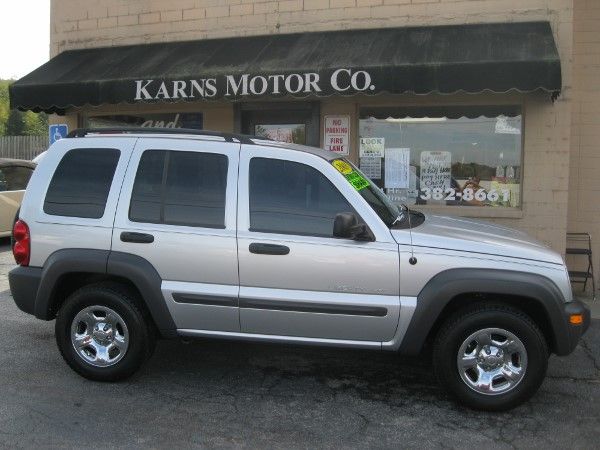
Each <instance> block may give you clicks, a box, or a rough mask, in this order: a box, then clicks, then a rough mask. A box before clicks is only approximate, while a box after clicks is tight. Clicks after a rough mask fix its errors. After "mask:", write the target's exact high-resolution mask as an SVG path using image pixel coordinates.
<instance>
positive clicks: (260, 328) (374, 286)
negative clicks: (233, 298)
mask: <svg viewBox="0 0 600 450" xmlns="http://www.w3.org/2000/svg"><path fill="white" fill-rule="evenodd" d="M329 169H331V170H329ZM336 174H337V172H336V171H335V169H333V168H332V167H331V165H330V163H329V162H328V161H326V160H324V159H322V158H320V157H317V156H315V155H310V154H307V153H302V152H297V151H289V150H284V149H281V148H273V149H265V148H262V149H257V148H256V146H247V147H246V148H242V151H241V153H240V180H239V194H238V195H239V202H238V255H239V276H240V302H239V305H240V325H241V331H242V332H244V333H251V334H261V335H277V336H292V337H298V338H314V339H335V340H350V341H376V342H380V341H386V340H390V339H392V337H393V335H394V332H395V330H396V327H397V324H398V317H399V278H398V277H399V260H398V258H399V257H398V247H397V244H396V243H395V242H394V241H393V238H392V237H391V234H390V233H389V230H387V228H386V230H385V231H387V235H386V234H385V232H384V233H381V232H378V233H376V236H378V239H377V240H376V241H374V242H364V241H362V242H361V241H354V240H351V239H339V238H334V237H333V221H334V218H335V215H336V214H337V213H341V212H354V213H355V214H357V216H359V217H362V220H364V221H365V222H367V224H368V225H369V226H371V227H372V228H373V227H377V226H378V225H379V224H372V223H370V222H371V219H372V217H371V216H369V213H368V211H366V210H364V209H362V210H357V209H356V207H354V206H353V205H355V202H354V200H357V199H359V200H362V197H360V195H358V193H357V192H356V191H352V187H351V186H350V185H349V184H348V183H347V182H346V180H345V179H344V178H343V177H342V176H339V177H336ZM336 183H337V184H341V186H340V187H341V188H344V191H343V192H342V191H340V189H338V187H337V186H336ZM353 193H354V194H356V196H355V197H354V198H352V194H353ZM348 194H350V197H351V198H348ZM365 204H366V203H365ZM360 207H361V208H363V207H364V205H360ZM367 208H368V206H367ZM359 209H360V208H359ZM371 212H372V211H371ZM359 220H360V219H359ZM379 231H380V229H379Z"/></svg>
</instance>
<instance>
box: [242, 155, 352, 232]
mask: <svg viewBox="0 0 600 450" xmlns="http://www.w3.org/2000/svg"><path fill="white" fill-rule="evenodd" d="M341 212H353V213H354V209H353V208H352V207H351V206H350V204H349V203H348V202H347V201H346V199H345V198H344V197H343V196H342V194H341V193H340V192H339V191H338V190H337V188H336V187H335V186H334V185H333V184H332V183H331V182H330V181H329V180H328V179H327V178H326V177H325V176H323V175H322V174H321V173H319V172H318V171H317V170H315V169H313V168H312V167H310V166H307V165H305V164H300V163H295V162H291V161H284V160H278V159H266V158H253V159H252V160H251V161H250V229H251V230H252V231H262V232H267V233H284V234H300V235H311V236H326V237H332V236H333V221H334V219H335V216H336V214H338V213H341Z"/></svg>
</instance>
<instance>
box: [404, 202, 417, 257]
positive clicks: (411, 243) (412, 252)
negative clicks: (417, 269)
mask: <svg viewBox="0 0 600 450" xmlns="http://www.w3.org/2000/svg"><path fill="white" fill-rule="evenodd" d="M406 214H408V235H409V236H410V258H408V262H409V264H410V265H411V266H414V265H415V264H416V263H417V258H415V251H414V247H413V238H412V223H411V222H410V209H409V208H408V206H407V207H406Z"/></svg>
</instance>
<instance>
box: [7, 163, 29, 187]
mask: <svg viewBox="0 0 600 450" xmlns="http://www.w3.org/2000/svg"><path fill="white" fill-rule="evenodd" d="M2 171H3V172H4V177H5V178H6V185H7V188H6V190H8V191H23V190H25V188H26V187H27V183H29V179H30V178H31V174H32V173H33V169H31V168H29V167H23V166H9V167H4V168H3V169H2Z"/></svg>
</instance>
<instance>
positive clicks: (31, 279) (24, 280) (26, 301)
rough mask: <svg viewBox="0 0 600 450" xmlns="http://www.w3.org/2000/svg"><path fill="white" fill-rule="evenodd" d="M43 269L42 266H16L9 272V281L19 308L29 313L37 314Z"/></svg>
mask: <svg viewBox="0 0 600 450" xmlns="http://www.w3.org/2000/svg"><path fill="white" fill-rule="evenodd" d="M41 279H42V269H41V268H40V267H21V266H19V267H15V268H14V269H13V270H11V271H10V272H9V273H8V283H9V285H10V292H11V294H12V297H13V300H14V301H15V303H16V304H17V306H18V307H19V309H20V310H21V311H23V312H26V313H27V314H35V298H36V297H37V292H38V288H39V286H40V280H41Z"/></svg>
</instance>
